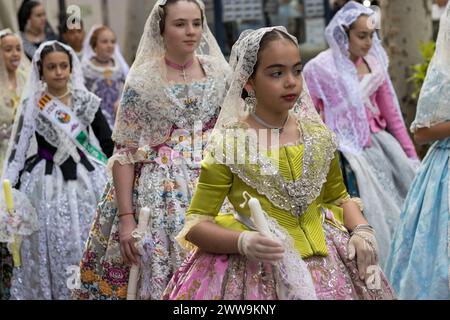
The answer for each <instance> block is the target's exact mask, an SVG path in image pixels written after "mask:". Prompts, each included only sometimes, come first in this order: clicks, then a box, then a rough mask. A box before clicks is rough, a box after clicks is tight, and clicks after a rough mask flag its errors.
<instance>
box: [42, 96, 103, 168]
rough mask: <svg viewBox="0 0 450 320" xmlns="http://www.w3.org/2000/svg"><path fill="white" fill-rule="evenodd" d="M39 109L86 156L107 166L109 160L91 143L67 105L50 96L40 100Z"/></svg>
mask: <svg viewBox="0 0 450 320" xmlns="http://www.w3.org/2000/svg"><path fill="white" fill-rule="evenodd" d="M39 109H40V110H41V114H42V115H43V116H44V117H45V118H46V119H48V120H49V121H50V122H51V123H52V124H53V125H55V126H56V127H57V128H59V129H61V130H62V131H63V132H64V133H65V134H67V135H68V136H69V137H70V138H71V140H72V142H73V143H74V144H75V145H76V146H77V147H78V148H80V149H81V150H82V151H83V152H84V153H85V154H86V155H88V156H89V157H90V158H91V159H92V160H94V161H96V162H98V163H101V164H105V165H106V163H107V162H108V158H107V157H106V156H105V155H104V154H103V152H102V151H101V150H99V149H97V148H96V147H95V146H93V145H92V144H91V143H90V142H89V138H88V134H87V132H86V130H85V128H84V126H83V124H82V123H81V122H80V120H78V118H77V117H76V115H75V114H74V113H73V112H72V110H70V109H69V108H68V107H67V106H66V105H65V104H63V103H62V102H61V101H60V100H58V99H52V98H51V97H50V96H49V95H44V96H43V97H42V98H41V99H40V100H39Z"/></svg>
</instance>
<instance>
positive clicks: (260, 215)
mask: <svg viewBox="0 0 450 320" xmlns="http://www.w3.org/2000/svg"><path fill="white" fill-rule="evenodd" d="M248 206H249V207H250V212H251V213H252V219H253V222H254V223H255V226H256V229H257V230H258V231H259V232H260V233H261V234H262V235H264V236H266V237H269V238H271V233H270V229H269V224H268V223H267V219H266V217H265V215H264V212H263V210H262V208H261V204H260V203H259V201H258V199H256V198H251V199H250V200H249V201H248Z"/></svg>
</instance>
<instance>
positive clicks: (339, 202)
mask: <svg viewBox="0 0 450 320" xmlns="http://www.w3.org/2000/svg"><path fill="white" fill-rule="evenodd" d="M348 201H351V202H353V203H355V204H356V205H357V206H358V207H359V210H361V212H363V211H364V203H363V202H362V200H361V199H360V198H357V197H354V198H352V197H350V196H347V197H345V198H343V199H339V200H337V201H335V202H334V204H335V205H337V206H342V205H343V204H344V203H347V202H348Z"/></svg>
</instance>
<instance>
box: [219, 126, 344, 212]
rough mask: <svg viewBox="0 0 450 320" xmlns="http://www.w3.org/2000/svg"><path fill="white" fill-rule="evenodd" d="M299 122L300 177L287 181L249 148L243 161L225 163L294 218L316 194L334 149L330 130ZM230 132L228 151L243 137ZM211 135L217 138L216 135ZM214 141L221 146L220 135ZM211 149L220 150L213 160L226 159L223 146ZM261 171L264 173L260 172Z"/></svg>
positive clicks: (323, 180) (239, 133)
mask: <svg viewBox="0 0 450 320" xmlns="http://www.w3.org/2000/svg"><path fill="white" fill-rule="evenodd" d="M298 125H299V127H300V128H301V129H302V132H303V139H304V145H305V151H304V153H303V169H302V175H301V177H300V179H298V180H296V181H286V180H285V179H284V178H283V176H282V175H281V174H280V173H279V172H278V169H277V167H276V166H274V164H273V163H272V162H271V161H270V159H268V158H267V157H265V156H264V155H262V154H261V153H260V152H253V153H252V154H251V155H249V154H248V151H249V150H248V148H247V150H246V153H247V154H246V162H247V163H246V164H226V165H227V166H228V167H229V168H230V170H231V171H232V172H233V173H234V174H236V175H237V176H238V177H239V178H241V179H242V181H244V183H246V184H247V185H249V186H250V187H252V188H254V189H255V190H256V191H258V193H260V194H262V195H264V196H266V197H267V198H268V199H269V200H270V202H272V204H273V205H275V206H277V207H278V208H280V209H283V210H286V211H290V212H291V214H292V215H294V216H296V217H300V216H301V215H302V214H303V213H304V212H306V210H307V209H308V206H309V205H310V204H311V203H312V202H313V201H314V200H315V199H316V198H317V197H318V196H319V194H320V192H321V191H322V186H323V184H324V183H325V182H326V180H327V176H328V172H329V168H330V164H331V160H333V158H334V156H335V155H334V153H335V151H336V141H335V139H334V135H333V134H332V133H331V132H330V131H328V130H326V129H325V130H324V127H323V126H319V125H318V124H316V123H310V124H308V123H302V121H301V120H298ZM245 127H246V125H245V124H243V123H240V124H235V125H231V126H229V127H228V129H231V128H233V129H244V128H245ZM228 132H229V131H228ZM228 132H227V134H228ZM233 133H234V136H233V139H232V141H231V142H230V141H229V140H227V141H225V150H226V151H227V154H231V153H230V152H234V151H235V145H236V143H235V141H236V139H237V138H239V139H241V138H242V137H239V136H240V135H241V134H242V131H241V130H233ZM214 138H216V139H217V136H216V137H214ZM217 142H218V143H220V144H219V145H221V144H222V143H223V140H222V139H220V138H219V139H218V140H217V141H215V142H214V143H215V145H217V144H216V143H217ZM214 150H215V151H216V152H220V153H221V154H219V155H217V154H212V156H213V158H214V159H215V160H216V161H218V162H219V163H221V162H223V161H220V159H227V158H226V155H225V154H224V148H220V147H219V148H215V149H214ZM232 154H234V153H232ZM217 156H219V158H218V157H217ZM249 163H250V164H249ZM261 172H264V173H267V174H261Z"/></svg>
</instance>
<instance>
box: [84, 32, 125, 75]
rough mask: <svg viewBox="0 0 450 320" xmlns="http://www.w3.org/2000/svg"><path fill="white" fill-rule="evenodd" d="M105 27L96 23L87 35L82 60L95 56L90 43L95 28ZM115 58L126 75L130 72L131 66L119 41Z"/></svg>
mask: <svg viewBox="0 0 450 320" xmlns="http://www.w3.org/2000/svg"><path fill="white" fill-rule="evenodd" d="M101 27H103V25H94V26H93V27H92V28H91V30H90V31H89V33H88V35H87V37H86V38H85V39H84V42H83V57H82V58H81V61H82V62H83V61H85V60H86V61H89V60H91V58H92V57H94V56H95V52H94V49H92V47H91V45H90V41H91V38H92V35H93V34H94V32H95V30H97V29H99V28H101ZM114 60H115V61H116V62H117V63H118V64H119V65H120V69H121V70H122V72H123V74H124V75H125V76H126V75H127V74H128V71H130V67H129V66H128V64H127V62H126V61H125V58H124V57H123V55H122V51H121V50H120V46H119V44H118V43H116V47H115V49H114Z"/></svg>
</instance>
